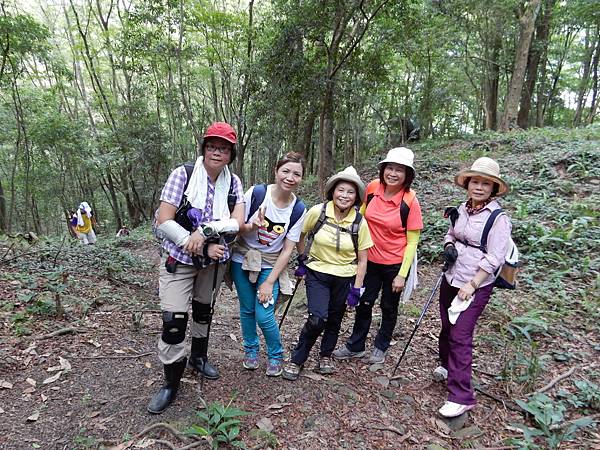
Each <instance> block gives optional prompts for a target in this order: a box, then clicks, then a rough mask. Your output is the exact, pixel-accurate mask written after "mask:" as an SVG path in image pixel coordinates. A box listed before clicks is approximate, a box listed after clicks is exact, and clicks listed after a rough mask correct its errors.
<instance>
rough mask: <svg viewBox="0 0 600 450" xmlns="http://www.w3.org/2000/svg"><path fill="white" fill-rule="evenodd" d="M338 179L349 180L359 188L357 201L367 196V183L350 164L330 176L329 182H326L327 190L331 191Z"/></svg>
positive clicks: (327, 191)
mask: <svg viewBox="0 0 600 450" xmlns="http://www.w3.org/2000/svg"><path fill="white" fill-rule="evenodd" d="M338 181H348V182H349V183H353V184H355V185H356V187H357V189H358V196H357V197H356V199H357V201H362V199H363V198H364V197H365V184H364V183H363V182H362V180H361V179H360V177H359V176H358V173H357V172H356V169H355V168H354V167H352V166H348V167H346V168H345V169H344V170H342V171H341V172H338V173H336V174H335V175H332V176H331V177H329V179H328V180H327V183H325V192H326V193H329V191H330V190H331V188H333V187H334V186H335V184H336V183H337V182H338Z"/></svg>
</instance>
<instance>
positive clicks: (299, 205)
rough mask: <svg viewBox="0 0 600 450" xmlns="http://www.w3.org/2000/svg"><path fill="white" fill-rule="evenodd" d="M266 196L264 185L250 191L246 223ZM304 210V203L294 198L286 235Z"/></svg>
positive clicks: (265, 186)
mask: <svg viewBox="0 0 600 450" xmlns="http://www.w3.org/2000/svg"><path fill="white" fill-rule="evenodd" d="M266 195H267V185H266V184H257V185H256V186H254V189H252V197H251V198H250V212H249V213H248V216H247V217H246V222H248V221H249V220H250V217H252V216H253V215H254V213H255V212H256V211H257V210H258V208H260V205H262V204H263V201H264V200H265V197H266ZM305 210H306V206H304V202H303V201H302V200H300V199H299V198H298V196H296V200H295V202H294V206H293V208H292V214H291V215H290V225H289V226H288V233H289V231H290V230H291V229H292V227H293V226H294V225H296V222H298V220H299V219H300V217H302V214H304V211H305ZM286 234H287V233H286Z"/></svg>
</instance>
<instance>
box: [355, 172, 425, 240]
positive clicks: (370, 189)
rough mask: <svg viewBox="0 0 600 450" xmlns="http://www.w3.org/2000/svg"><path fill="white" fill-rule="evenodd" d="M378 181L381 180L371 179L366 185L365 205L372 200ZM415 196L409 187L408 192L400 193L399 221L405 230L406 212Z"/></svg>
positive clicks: (407, 212)
mask: <svg viewBox="0 0 600 450" xmlns="http://www.w3.org/2000/svg"><path fill="white" fill-rule="evenodd" d="M380 183H381V182H380V181H379V179H378V178H376V179H374V180H373V181H371V182H370V183H369V185H368V186H367V193H366V195H367V198H366V202H365V203H366V204H367V206H368V205H369V203H370V202H371V200H373V197H374V196H375V191H377V189H378V188H379V185H380ZM415 197H416V193H415V191H413V190H412V189H409V190H408V192H406V191H404V194H402V201H401V202H400V221H401V223H402V228H404V229H405V230H406V226H407V223H408V214H409V213H410V207H411V205H412V202H413V200H414V199H415Z"/></svg>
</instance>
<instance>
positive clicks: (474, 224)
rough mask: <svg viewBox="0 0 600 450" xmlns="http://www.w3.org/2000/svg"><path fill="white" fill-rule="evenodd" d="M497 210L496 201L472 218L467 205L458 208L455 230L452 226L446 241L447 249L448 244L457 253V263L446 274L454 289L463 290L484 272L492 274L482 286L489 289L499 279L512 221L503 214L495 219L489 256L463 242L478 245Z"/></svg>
mask: <svg viewBox="0 0 600 450" xmlns="http://www.w3.org/2000/svg"><path fill="white" fill-rule="evenodd" d="M498 208H500V205H499V204H498V202H497V201H496V200H493V201H491V202H490V203H489V204H488V205H486V207H485V208H484V209H483V211H481V212H480V213H478V214H473V215H469V214H468V213H467V209H466V207H465V203H462V204H461V205H460V206H459V208H458V212H459V216H458V219H457V221H456V223H455V224H454V227H452V226H450V228H449V229H448V233H446V236H445V237H444V245H446V243H447V242H452V243H454V245H455V247H456V250H457V251H458V259H457V260H456V262H455V263H454V264H453V265H452V267H450V269H448V271H447V272H446V280H447V281H448V283H450V284H451V285H452V286H454V287H457V288H461V287H463V285H465V284H466V283H468V282H469V281H470V280H471V279H473V277H474V276H475V274H476V273H477V271H478V270H479V269H483V270H485V271H486V272H487V273H489V274H490V275H489V276H488V277H487V278H486V279H485V280H484V281H483V283H481V286H487V285H488V284H490V283H493V282H494V280H495V278H496V277H495V276H494V275H493V274H494V272H496V270H498V268H499V267H501V266H502V264H504V257H505V256H506V253H507V251H508V247H509V244H510V233H511V229H512V225H511V223H510V219H509V218H508V217H507V216H506V215H505V214H500V215H499V216H498V217H497V218H496V220H495V222H494V225H493V226H492V228H491V230H490V233H489V235H488V240H487V253H483V252H482V251H481V250H479V249H478V248H476V247H471V246H468V245H465V244H463V243H462V242H460V241H466V242H469V243H470V244H472V245H479V244H480V239H481V233H482V232H483V227H484V226H485V223H486V221H487V218H488V217H489V216H490V214H491V213H492V211H494V210H496V209H498Z"/></svg>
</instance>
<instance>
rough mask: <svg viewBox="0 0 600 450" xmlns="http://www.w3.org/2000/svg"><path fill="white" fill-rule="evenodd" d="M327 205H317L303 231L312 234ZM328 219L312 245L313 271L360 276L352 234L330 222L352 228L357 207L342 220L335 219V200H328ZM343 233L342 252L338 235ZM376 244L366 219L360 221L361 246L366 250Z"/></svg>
mask: <svg viewBox="0 0 600 450" xmlns="http://www.w3.org/2000/svg"><path fill="white" fill-rule="evenodd" d="M322 208H323V204H322V203H321V204H319V205H315V206H313V207H312V208H310V210H309V211H308V212H307V213H306V218H305V219H304V226H303V228H302V232H303V233H306V234H308V233H309V232H310V230H312V229H313V227H314V226H315V225H316V223H317V221H318V220H319V215H320V214H321V209H322ZM325 215H326V216H327V221H326V222H325V223H324V224H323V226H322V227H321V229H320V230H319V231H318V232H317V234H315V238H314V240H313V243H312V246H311V248H310V254H309V261H310V262H309V263H308V264H307V265H308V267H310V268H311V269H312V270H315V271H317V272H323V273H327V274H330V275H335V276H338V277H352V276H354V275H356V268H357V266H356V264H352V263H353V262H354V261H355V260H356V253H355V252H354V245H353V244H352V236H351V235H350V233H346V232H345V231H338V230H337V229H336V228H335V227H332V226H330V225H329V224H328V222H331V223H332V224H335V225H338V226H340V227H343V228H346V229H348V230H350V228H351V227H352V223H353V222H354V219H355V218H356V211H355V210H354V208H353V209H352V210H351V211H350V212H349V213H348V215H347V216H346V217H344V218H343V219H342V220H341V221H339V222H338V221H337V220H336V219H335V214H334V209H333V202H332V201H329V202H327V208H326V210H325ZM338 232H339V251H338V250H337V235H338ZM372 246H373V242H372V241H371V234H370V233H369V226H368V225H367V221H366V220H365V219H364V217H363V220H362V221H361V222H360V226H359V228H358V249H359V250H366V249H368V248H370V247H372Z"/></svg>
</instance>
